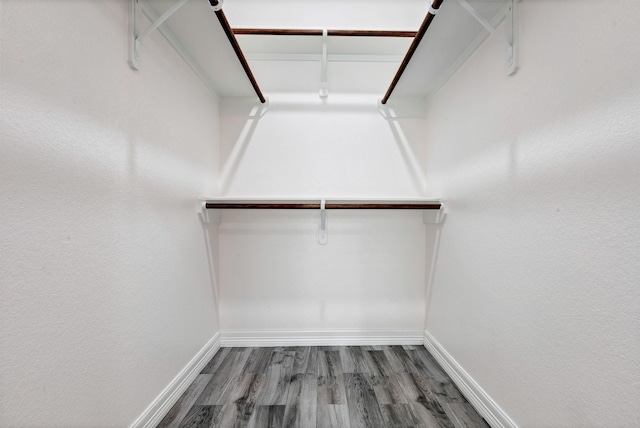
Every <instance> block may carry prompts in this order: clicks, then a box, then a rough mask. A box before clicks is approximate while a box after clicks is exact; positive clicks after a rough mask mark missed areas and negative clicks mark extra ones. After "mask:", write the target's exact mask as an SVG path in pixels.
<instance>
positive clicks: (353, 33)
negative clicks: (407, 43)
mask: <svg viewBox="0 0 640 428" xmlns="http://www.w3.org/2000/svg"><path fill="white" fill-rule="evenodd" d="M233 33H234V34H235V35H236V36H238V35H247V34H249V35H260V36H322V34H323V30H302V29H282V28H234V29H233ZM416 34H417V31H385V30H327V35H328V36H335V37H415V36H416Z"/></svg>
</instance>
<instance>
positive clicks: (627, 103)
mask: <svg viewBox="0 0 640 428" xmlns="http://www.w3.org/2000/svg"><path fill="white" fill-rule="evenodd" d="M520 6H521V20H520V28H521V33H520V36H521V41H520V48H521V51H520V52H521V61H520V65H521V68H520V70H519V71H518V73H517V74H516V75H515V76H513V77H506V76H505V75H504V73H503V66H504V61H503V49H502V47H501V46H500V45H499V44H498V43H496V42H495V41H493V40H488V41H486V42H485V43H484V44H483V46H482V47H481V48H480V49H479V50H478V51H477V52H476V53H475V54H474V56H473V57H472V58H471V59H470V60H469V61H468V62H467V63H466V64H465V65H464V66H463V67H462V69H461V70H459V72H458V73H457V74H456V75H455V76H454V77H453V78H452V79H451V80H450V81H449V82H448V83H447V84H446V86H445V87H444V88H443V89H442V90H441V91H440V92H439V93H438V94H437V96H435V97H434V98H433V99H432V100H431V102H430V103H429V108H428V110H429V114H428V119H427V123H426V128H425V130H426V138H425V141H426V142H427V144H428V157H427V179H428V181H427V182H428V183H429V184H430V190H431V191H433V192H434V193H435V194H438V195H440V196H442V197H443V198H445V199H447V200H448V201H449V202H450V214H449V216H448V218H447V220H446V223H445V224H444V226H443V229H442V237H441V243H440V248H439V254H438V261H437V265H436V271H435V282H434V284H433V288H432V291H431V298H430V300H429V301H428V315H427V324H426V326H427V330H428V331H429V332H430V333H431V334H432V335H433V336H435V338H436V339H437V340H438V341H439V342H440V343H441V344H442V345H443V347H444V348H445V349H446V350H447V351H448V352H449V353H450V354H451V355H452V356H453V357H454V358H455V359H456V360H457V361H458V363H460V364H461V365H462V367H463V368H464V369H466V371H467V372H468V373H469V374H470V375H471V376H472V377H473V378H474V379H475V380H476V381H477V382H478V383H479V384H480V385H481V386H482V388H484V390H485V391H486V392H487V393H488V394H489V395H490V396H491V397H492V398H493V399H494V400H495V401H496V402H497V403H498V405H499V406H501V407H502V409H503V410H505V411H506V413H507V414H508V415H510V416H511V418H512V419H513V420H514V421H515V422H516V423H517V424H518V425H520V426H545V427H551V426H581V427H582V426H584V427H586V426H609V427H614V426H615V427H624V426H627V427H630V426H637V422H638V420H640V401H638V397H640V311H639V310H638V308H640V288H639V287H638V285H639V284H640V259H639V258H638V254H640V220H639V219H640V172H639V171H640V170H639V168H638V166H639V165H640V119H639V118H640V32H639V31H638V27H637V23H638V21H639V20H640V3H638V2H633V1H612V2H607V4H606V7H602V3H598V2H591V1H588V2H585V1H564V2H552V1H526V0H525V1H524V2H522V3H521V5H520Z"/></svg>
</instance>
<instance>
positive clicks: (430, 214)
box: [422, 202, 448, 224]
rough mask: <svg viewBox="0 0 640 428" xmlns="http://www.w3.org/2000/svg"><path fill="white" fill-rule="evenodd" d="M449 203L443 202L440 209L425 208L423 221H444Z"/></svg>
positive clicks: (432, 222)
mask: <svg viewBox="0 0 640 428" xmlns="http://www.w3.org/2000/svg"><path fill="white" fill-rule="evenodd" d="M447 211H448V210H447V204H445V203H444V202H441V205H440V209H439V210H424V211H423V212H422V222H423V223H424V224H438V223H442V222H443V220H444V218H445V217H446V215H447Z"/></svg>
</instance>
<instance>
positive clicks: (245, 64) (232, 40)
mask: <svg viewBox="0 0 640 428" xmlns="http://www.w3.org/2000/svg"><path fill="white" fill-rule="evenodd" d="M209 4H211V7H213V8H215V7H216V6H218V0H209ZM215 12H216V16H217V17H218V21H220V25H221V26H222V29H223V30H224V33H225V34H226V35H227V39H229V43H231V47H233V50H234V51H235V53H236V56H237V57H238V60H240V64H241V65H242V68H243V69H244V72H245V73H246V74H247V77H248V78H249V81H250V82H251V86H253V90H254V91H256V95H257V96H258V98H259V99H260V102H261V103H263V104H264V103H265V102H266V101H267V100H266V98H265V97H264V95H263V94H262V91H261V90H260V87H259V86H258V82H256V78H255V77H254V76H253V72H252V71H251V68H250V67H249V63H248V62H247V59H246V58H245V57H244V53H242V49H240V45H239V44H238V40H236V37H235V36H234V35H233V30H232V29H231V26H230V25H229V21H227V17H226V16H225V14H224V12H223V11H222V9H220V10H215Z"/></svg>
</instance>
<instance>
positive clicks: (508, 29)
mask: <svg viewBox="0 0 640 428" xmlns="http://www.w3.org/2000/svg"><path fill="white" fill-rule="evenodd" d="M516 2H517V0H508V1H507V5H506V7H505V12H504V27H505V34H501V33H500V32H499V31H498V30H497V29H496V28H495V27H494V26H493V25H491V23H489V21H487V20H486V19H484V18H483V17H482V16H480V14H479V13H478V12H477V11H476V10H475V9H474V8H473V6H471V5H470V4H469V3H468V2H467V0H458V3H460V6H462V8H463V9H465V10H466V11H467V12H469V13H470V14H471V16H473V17H474V18H475V19H476V20H477V21H478V22H479V23H480V25H482V26H483V27H484V28H485V29H486V30H487V31H488V32H489V33H490V34H491V35H492V36H494V37H495V38H496V39H498V40H499V41H500V42H502V43H503V44H504V45H505V63H506V65H505V71H506V73H507V75H508V76H511V75H512V74H514V73H515V72H516V70H517V69H518V51H517V43H516V41H517V40H516V35H517V20H516V11H515V8H516Z"/></svg>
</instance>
